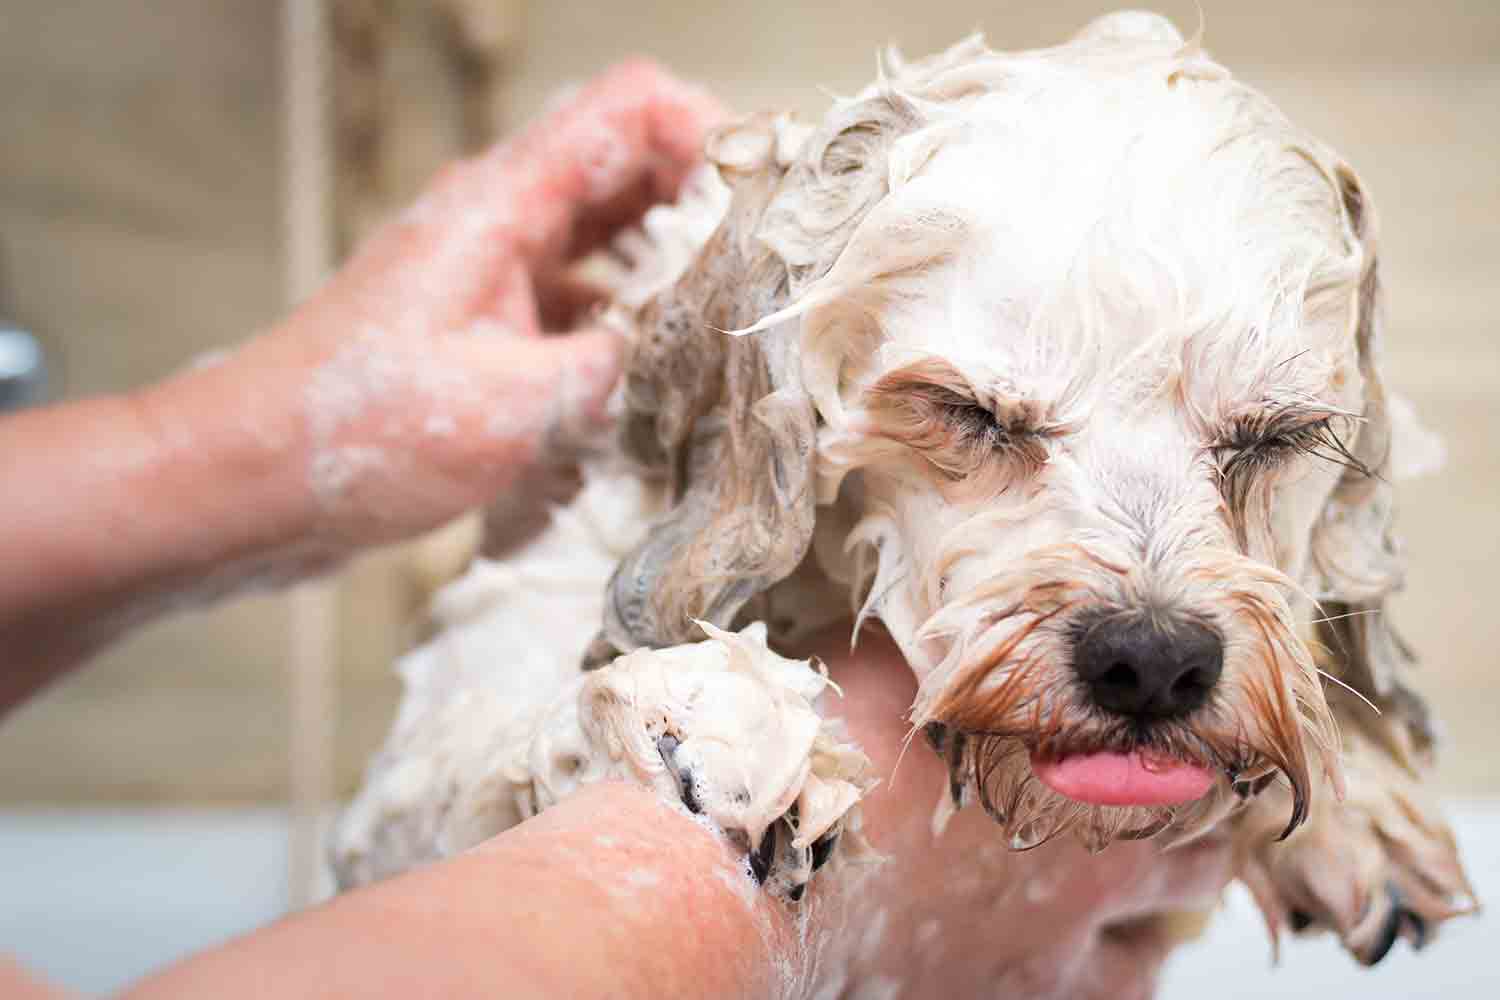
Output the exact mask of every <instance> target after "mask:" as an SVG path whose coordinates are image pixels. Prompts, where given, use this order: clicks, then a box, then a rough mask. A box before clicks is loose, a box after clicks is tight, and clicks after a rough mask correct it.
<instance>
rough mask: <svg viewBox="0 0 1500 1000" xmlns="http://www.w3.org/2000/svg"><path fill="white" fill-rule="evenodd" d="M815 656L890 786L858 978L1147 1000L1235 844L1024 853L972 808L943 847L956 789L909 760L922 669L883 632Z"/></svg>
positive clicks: (1222, 875)
mask: <svg viewBox="0 0 1500 1000" xmlns="http://www.w3.org/2000/svg"><path fill="white" fill-rule="evenodd" d="M814 649H815V650H816V651H817V652H818V653H819V654H820V655H821V656H822V658H823V659H824V661H825V662H826V663H827V664H828V667H829V670H830V673H831V676H832V678H833V680H834V681H835V682H836V683H837V684H838V685H839V686H840V687H841V688H842V689H843V692H844V696H843V698H841V699H837V700H832V699H830V700H828V701H826V702H825V708H824V710H825V712H827V713H828V714H830V715H836V716H841V717H842V718H843V719H844V720H845V722H846V723H847V724H848V726H849V729H850V733H851V735H852V736H853V737H854V739H855V740H856V741H857V742H858V743H859V744H860V746H861V748H862V749H864V751H865V752H866V753H867V754H868V755H869V756H870V758H871V761H872V762H873V764H874V768H875V773H876V775H878V776H879V777H880V778H881V781H882V784H881V785H880V786H879V787H877V788H876V789H874V790H873V791H872V792H871V793H870V794H869V795H868V796H867V797H866V798H865V800H864V802H863V804H862V810H863V814H864V817H865V832H866V834H867V835H868V837H869V839H870V841H871V842H872V844H873V845H874V847H875V849H876V850H878V851H880V852H881V853H882V854H884V855H885V856H886V857H887V858H888V860H887V861H886V862H885V863H884V864H882V865H880V866H879V867H877V868H875V869H874V870H873V871H872V872H871V873H870V874H869V875H868V876H867V881H865V882H864V883H861V884H860V885H859V886H858V888H857V889H856V891H855V894H856V896H857V898H858V901H859V905H858V907H857V908H848V909H847V913H848V920H849V925H848V926H847V927H845V928H843V929H842V930H841V931H840V933H841V934H843V935H844V936H845V937H846V938H853V939H854V940H860V939H862V938H863V939H864V940H876V939H878V947H876V948H858V949H855V959H854V968H853V969H852V970H851V971H852V972H853V973H854V974H855V975H857V976H859V977H860V978H862V979H871V978H874V977H883V978H885V979H889V980H890V981H893V982H899V983H901V984H902V991H901V993H902V996H929V995H933V996H938V995H942V996H978V995H981V994H983V995H999V996H1009V997H1070V998H1087V997H1138V996H1139V997H1146V996H1150V995H1151V994H1152V992H1153V987H1154V983H1155V979H1156V975H1157V973H1158V972H1159V971H1160V968H1161V965H1162V961H1163V959H1164V958H1165V957H1166V954H1167V952H1168V951H1169V950H1170V948H1171V946H1172V944H1173V943H1175V938H1176V937H1177V936H1179V935H1181V934H1182V933H1184V932H1185V931H1188V932H1190V931H1191V930H1192V928H1193V925H1194V920H1195V919H1196V915H1198V914H1201V913H1202V912H1203V911H1205V910H1207V909H1208V908H1211V907H1212V906H1213V905H1214V904H1215V902H1216V901H1217V900H1218V897H1219V894H1220V892H1221V891H1222V889H1223V887H1224V885H1225V884H1226V883H1227V882H1228V880H1229V877H1230V861H1231V859H1230V850H1229V846H1228V844H1227V842H1226V841H1224V840H1214V839H1208V840H1205V841H1201V842H1199V843H1197V844H1195V845H1191V846H1184V847H1181V848H1178V849H1176V850H1174V851H1172V852H1171V853H1169V854H1163V853H1161V851H1160V848H1158V847H1157V846H1156V845H1155V844H1154V843H1152V842H1150V841H1146V842H1121V843H1117V844H1114V845H1112V846H1111V847H1109V848H1108V849H1107V850H1106V851H1104V852H1103V853H1102V854H1098V855H1090V854H1088V853H1087V852H1086V851H1084V850H1083V849H1082V848H1081V847H1079V846H1078V845H1077V844H1075V843H1073V842H1071V841H1068V840H1066V839H1065V838H1064V839H1062V840H1059V841H1057V842H1053V843H1050V844H1048V845H1046V846H1045V847H1041V848H1037V849H1035V850H1032V851H1026V852H1014V851H1011V850H1010V848H1009V845H1007V844H1006V843H1005V842H1004V839H1003V834H1002V833H1001V831H1000V829H999V828H998V827H997V826H996V825H995V823H994V822H993V821H992V820H991V819H990V818H989V817H988V816H986V815H985V814H984V813H983V812H982V811H981V810H980V809H979V808H978V807H977V806H970V807H968V808H966V809H964V810H963V811H961V812H959V813H958V814H957V815H955V816H954V817H953V818H952V819H951V820H950V821H949V823H948V826H947V829H946V830H945V832H944V833H942V834H941V835H940V836H934V835H933V833H932V829H931V818H932V814H933V809H934V807H935V806H936V804H937V801H938V798H939V796H940V795H942V794H943V791H944V789H945V788H946V787H947V781H948V776H947V770H946V768H945V767H944V766H943V764H942V763H941V762H940V761H939V760H938V758H937V756H936V755H935V754H933V753H932V752H931V751H930V750H929V749H928V748H927V746H926V745H925V744H924V742H923V741H922V739H921V738H920V736H919V737H917V738H916V739H915V740H913V741H912V742H911V744H910V746H909V747H908V748H907V749H906V751H905V753H904V754H903V752H902V748H903V746H905V741H906V739H907V735H908V731H909V726H908V724H907V723H906V721H905V715H906V712H907V710H908V709H909V708H910V706H911V703H912V699H913V697H914V696H915V694H916V685H915V681H914V679H913V677H912V674H911V669H910V668H909V667H908V666H907V665H906V663H905V660H904V659H903V658H902V656H901V654H900V652H899V651H898V650H897V649H896V648H895V646H894V645H893V644H892V643H891V642H890V640H889V639H888V638H886V637H885V636H884V635H883V634H873V633H870V634H866V635H864V636H862V637H861V638H860V642H859V647H858V649H857V651H855V652H852V653H851V652H850V651H849V649H848V633H847V631H845V630H842V629H840V630H835V631H834V632H833V633H830V634H828V635H827V636H825V637H823V638H822V639H820V640H819V641H817V642H816V643H815V644H814ZM898 764H899V766H898ZM812 886H813V891H814V893H817V892H820V891H823V890H822V889H820V888H819V885H818V880H817V879H814V881H813V883H812ZM810 898H811V895H810ZM872 928H873V929H872Z"/></svg>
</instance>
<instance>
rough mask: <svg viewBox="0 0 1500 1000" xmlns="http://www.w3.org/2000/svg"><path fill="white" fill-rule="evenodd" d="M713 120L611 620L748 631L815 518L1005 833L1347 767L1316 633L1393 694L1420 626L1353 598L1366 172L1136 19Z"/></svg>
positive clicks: (1358, 539)
mask: <svg viewBox="0 0 1500 1000" xmlns="http://www.w3.org/2000/svg"><path fill="white" fill-rule="evenodd" d="M710 153H711V156H713V158H714V159H715V160H716V161H717V162H718V164H719V170H720V173H721V174H722V175H723V177H724V179H725V180H726V181H727V182H728V183H729V186H730V187H731V188H732V189H733V198H732V201H731V202H730V205H729V208H728V211H727V214H726V216H725V218H724V221H723V224H722V225H721V226H720V227H719V229H718V230H717V232H716V233H715V235H714V236H713V237H712V239H710V241H709V242H708V244H707V245H706V246H705V248H704V249H703V251H702V253H701V254H700V255H699V256H698V257H697V259H696V262H695V263H694V264H693V265H692V266H691V267H690V268H689V269H688V270H687V271H686V273H685V274H684V275H683V277H682V278H681V279H680V280H679V281H678V282H677V283H676V284H675V285H674V286H673V287H671V288H670V289H668V290H667V291H665V292H664V293H662V294H661V295H659V296H657V297H655V298H654V299H653V300H652V301H651V302H649V303H648V304H647V305H646V306H645V307H644V308H643V309H642V310H641V311H640V312H639V313H638V315H637V316H636V323H637V325H638V328H639V331H640V340H639V341H638V346H637V349H636V353H635V357H634V359H633V362H632V364H631V368H630V372H629V375H628V377H627V386H626V401H627V417H626V422H625V434H626V441H627V447H628V450H630V451H631V453H632V454H634V455H635V456H636V457H637V458H638V459H640V460H641V461H643V462H644V463H646V464H647V465H648V466H651V467H654V468H656V469H658V470H659V471H660V473H661V474H662V475H663V476H665V477H666V479H667V480H668V482H669V484H670V488H671V489H672V490H673V491H674V494H675V495H676V497H677V498H678V501H677V504H676V507H675V508H674V510H673V512H672V514H671V515H670V516H669V517H668V518H667V519H666V520H664V521H663V522H662V523H661V524H660V525H658V526H657V527H656V529H655V530H654V531H653V532H652V534H651V536H650V537H649V538H648V540H647V541H646V542H645V543H644V544H643V545H642V546H641V548H640V549H639V550H637V551H636V552H635V553H634V554H633V555H632V556H631V558H629V559H627V560H626V561H625V562H624V563H623V564H622V566H621V568H620V570H619V572H618V573H617V574H616V576H615V579H614V581H613V582H612V585H611V600H610V610H609V612H608V613H607V621H606V628H605V635H606V636H607V637H608V639H609V640H610V642H611V643H612V645H613V646H614V647H615V648H617V649H621V650H624V649H630V648H635V647H638V646H641V645H668V644H672V643H677V642H682V641H687V640H689V639H690V638H692V634H691V631H690V629H691V625H690V622H689V619H690V618H694V617H697V618H707V619H709V620H712V621H715V622H717V623H719V624H721V625H725V626H727V625H729V624H731V622H732V620H733V619H734V618H735V617H736V615H738V614H739V613H740V612H741V610H742V609H743V608H744V607H745V604H746V602H747V601H749V600H750V599H751V598H753V597H755V596H756V595H758V594H760V593H762V592H764V591H766V590H767V589H768V588H770V587H772V586H773V585H774V584H776V583H777V582H778V581H781V580H782V579H784V578H785V577H787V576H788V574H790V573H791V572H792V571H793V570H794V569H796V568H797V567H798V565H799V564H800V563H801V562H802V561H803V559H804V557H805V556H806V555H807V553H808V552H809V549H810V548H811V547H812V540H813V537H814V534H815V532H817V531H819V530H825V531H832V532H834V533H835V534H836V535H837V536H838V537H836V538H834V539H833V541H834V542H835V543H836V544H834V545H832V546H825V545H822V544H820V545H819V546H818V547H817V548H818V550H819V553H820V555H824V556H825V558H824V559H823V560H822V561H823V564H824V566H823V568H824V570H825V572H826V573H827V574H828V575H829V576H830V577H831V578H833V579H835V580H839V581H842V582H845V583H847V584H849V585H850V586H851V588H852V589H853V591H854V593H855V595H856V600H857V602H858V607H859V608H860V617H861V618H863V617H866V616H874V617H877V618H879V620H881V621H882V622H883V623H884V625H885V627H886V628H887V629H888V630H889V631H890V633H891V634H892V636H893V637H894V638H895V640H896V641H897V642H898V643H899V644H900V645H901V647H902V649H903V650H904V652H905V654H906V657H907V659H908V660H909V662H910V663H911V666H912V668H913V670H914V671H915V672H916V674H917V675H918V678H919V680H920V684H921V687H920V693H919V695H918V698H917V702H916V704H915V706H914V708H913V716H912V718H913V722H914V723H916V724H917V725H919V726H923V727H925V729H926V731H927V733H928V735H929V737H930V738H931V739H932V741H933V742H934V744H935V745H936V746H937V747H938V749H939V750H940V752H942V753H944V754H945V755H947V757H948V760H949V763H950V766H951V768H952V771H953V774H954V797H955V799H956V800H960V801H961V800H962V798H963V797H964V796H965V795H966V794H970V791H969V790H972V794H977V796H978V797H979V799H980V801H981V802H982V803H983V804H984V806H985V807H986V808H987V809H988V810H989V811H990V812H991V813H992V814H993V815H995V816H996V818H997V819H999V820H1000V821H1001V822H1002V823H1004V824H1005V825H1006V827H1007V829H1008V831H1009V833H1010V834H1011V836H1012V838H1013V839H1014V840H1015V841H1016V842H1018V843H1023V844H1031V843H1037V842H1040V841H1042V840H1045V839H1046V838H1048V837H1050V836H1052V835H1053V834H1055V833H1057V832H1059V831H1062V830H1065V829H1067V830H1073V831H1076V832H1078V833H1079V834H1080V835H1082V836H1083V837H1084V839H1085V841H1086V842H1088V843H1090V844H1091V845H1102V844H1104V843H1107V842H1108V841H1110V840H1111V839H1113V838H1115V837H1120V836H1144V835H1148V834H1150V833H1153V832H1155V831H1157V830H1160V829H1162V828H1164V827H1166V826H1168V825H1175V826H1176V827H1178V828H1186V829H1194V828H1198V827H1201V826H1202V824H1204V823H1206V822H1210V821H1212V820H1214V819H1216V818H1218V817H1219V816H1222V815H1223V813H1224V811H1225V810H1226V809H1228V808H1230V807H1232V806H1233V805H1234V804H1235V803H1236V802H1237V801H1239V800H1240V799H1242V798H1244V797H1246V796H1248V795H1250V794H1252V793H1253V792H1254V791H1256V790H1258V789H1259V788H1260V787H1263V786H1264V784H1265V783H1267V782H1269V781H1272V780H1276V779H1277V778H1278V777H1279V778H1280V779H1281V780H1284V781H1286V782H1288V783H1289V784H1290V786H1291V788H1292V791H1293V801H1294V803H1295V804H1294V807H1293V813H1292V815H1291V816H1290V817H1289V823H1288V827H1287V829H1288V830H1290V829H1291V828H1293V827H1295V826H1296V825H1297V823H1298V822H1300V821H1301V819H1302V818H1303V817H1304V816H1305V812H1306V802H1307V797H1308V796H1309V795H1310V794H1311V792H1312V789H1313V787H1314V785H1315V784H1316V783H1318V782H1319V781H1321V780H1323V778H1324V777H1325V776H1326V777H1327V778H1329V779H1331V780H1332V781H1333V783H1334V784H1335V785H1336V784H1337V783H1338V781H1339V770H1338V762H1337V752H1338V746H1337V734H1336V733H1335V731H1334V725H1333V720H1332V717H1331V715H1330V711H1329V707H1328V701H1327V698H1326V697H1325V694H1324V689H1323V683H1322V678H1321V677H1320V675H1319V668H1318V666H1317V663H1315V655H1314V650H1315V649H1319V650H1320V651H1319V653H1318V657H1319V659H1318V660H1317V662H1320V663H1321V664H1322V666H1323V667H1325V668H1328V670H1329V672H1330V673H1333V674H1336V675H1338V680H1339V681H1341V682H1343V683H1345V684H1350V685H1353V686H1356V687H1358V688H1359V689H1360V690H1361V692H1362V693H1363V694H1365V695H1366V696H1368V697H1374V698H1380V697H1385V696H1393V695H1391V692H1392V690H1393V686H1392V685H1393V682H1392V681H1391V680H1390V678H1391V676H1392V671H1393V668H1394V666H1395V665H1396V662H1397V661H1398V660H1399V658H1400V657H1401V656H1402V655H1403V654H1402V653H1401V651H1400V650H1401V647H1400V646H1399V643H1398V642H1396V641H1395V640H1394V638H1393V637H1392V636H1390V635H1388V634H1387V632H1386V626H1385V625H1384V623H1383V620H1382V619H1381V618H1380V617H1378V616H1375V615H1363V616H1362V615H1361V612H1366V611H1373V610H1376V609H1378V608H1379V607H1380V605H1381V604H1382V603H1383V601H1384V599H1385V597H1386V595H1387V594H1388V593H1389V592H1390V591H1391V590H1393V589H1394V588H1395V587H1396V586H1397V585H1398V583H1399V579H1400V575H1401V564H1400V560H1399V558H1398V556H1397V554H1396V551H1395V548H1394V546H1393V544H1392V541H1391V536H1390V506H1391V504H1390V490H1389V486H1388V483H1387V481H1386V479H1385V476H1384V472H1385V469H1386V467H1387V465H1388V453H1389V442H1390V436H1391V434H1390V430H1391V428H1390V412H1389V408H1388V406H1387V402H1386V397H1385V394H1384V392H1383V390H1382V387H1381V383H1380V379H1379V375H1378V371H1377V366H1376V360H1377V357H1376V350H1377V341H1378V335H1379V308H1378V307H1379V302H1378V298H1379V281H1378V277H1377V272H1376V262H1375V255H1374V220H1373V215H1372V212H1371V209H1370V206H1369V204H1368V200H1367V198H1366V196H1365V194H1364V193H1363V191H1362V190H1361V187H1360V185H1359V182H1358V181H1357V180H1356V178H1355V175H1354V173H1353V172H1352V171H1351V170H1350V169H1349V168H1348V167H1347V166H1346V165H1344V164H1343V163H1342V162H1340V161H1339V160H1338V159H1337V158H1336V157H1334V156H1333V154H1331V153H1330V152H1329V151H1328V150H1326V149H1324V148H1323V147H1322V146H1321V145H1320V144H1318V143H1316V142H1315V141H1313V140H1312V139H1311V138H1310V137H1308V136H1306V135H1305V134H1303V133H1302V132H1300V131H1299V130H1298V129H1296V128H1295V127H1294V126H1293V125H1292V124H1291V123H1289V122H1288V121H1287V120H1286V119H1285V118H1284V117H1282V115H1281V114H1280V113H1279V112H1278V111H1276V109H1275V108H1274V107H1272V106H1271V104H1270V103H1269V102H1268V101H1266V100H1265V99H1264V98H1262V97H1261V96H1260V95H1258V94H1257V93H1256V92H1254V91H1253V90H1251V89H1249V88H1247V87H1245V86H1244V85H1242V84H1239V83H1237V82H1235V81H1234V80H1232V79H1231V78H1230V77H1229V75H1228V74H1227V72H1225V71H1224V70H1223V69H1222V68H1221V67H1219V66H1218V65H1216V64H1215V63H1213V62H1211V61H1210V60H1209V59H1208V58H1207V57H1206V56H1205V55H1203V53H1202V52H1201V51H1200V50H1199V49H1198V48H1197V47H1196V45H1194V44H1192V43H1184V41H1183V40H1182V38H1181V37H1180V36H1179V35H1178V34H1177V33H1176V32H1175V30H1174V29H1172V28H1171V26H1170V25H1168V24H1167V23H1166V22H1164V21H1161V20H1159V19H1156V18H1152V17H1148V16H1145V15H1123V16H1117V17H1114V18H1109V19H1105V20H1103V21H1101V22H1098V23H1096V24H1095V25H1093V26H1091V27H1090V28H1089V29H1088V30H1086V31H1085V32H1084V33H1083V34H1082V35H1080V36H1079V37H1078V38H1076V39H1075V40H1073V41H1072V42H1071V43H1069V44H1067V45H1064V46H1061V47H1059V48H1056V49H1051V50H1046V51H1042V52H1030V53H1021V54H1015V55H1005V54H997V53H993V52H990V51H989V50H987V49H985V48H984V47H983V45H982V44H980V43H978V42H977V41H971V42H968V43H964V44H962V45H960V46H958V47H956V48H955V49H953V50H950V51H949V52H947V53H944V54H943V55H941V56H938V57H936V58H934V59H931V60H928V61H926V62H922V63H917V64H912V65H900V64H899V63H893V64H892V65H890V66H889V67H887V73H886V74H885V75H884V76H883V78H882V79H881V80H880V81H878V82H877V83H876V84H875V85H874V86H872V87H871V88H870V89H869V90H867V91H866V92H864V93H862V94H860V95H859V96H857V97H855V98H853V99H850V100H846V101H843V102H840V103H839V104H838V105H837V107H836V108H835V109H834V111H833V112H832V113H831V114H830V116H829V118H828V119H827V120H826V121H825V122H824V123H823V125H822V126H821V127H820V128H819V129H818V130H816V131H815V132H812V133H811V134H805V133H803V132H802V131H801V130H799V129H798V128H797V127H796V126H794V125H792V124H790V123H789V122H787V121H786V120H784V119H777V118H767V117H762V118H754V119H750V120H747V121H746V122H743V123H741V124H740V125H738V126H736V127H735V128H733V129H730V130H728V131H726V132H724V133H722V134H720V136H718V138H717V139H716V141H715V143H714V145H713V147H712V148H711V150H710ZM835 526H837V527H835ZM829 552H831V553H832V557H831V558H828V557H827V553H829ZM1346 616H1355V618H1349V617H1346ZM1320 618H1327V619H1331V620H1332V621H1330V622H1328V623H1324V624H1323V625H1321V626H1319V625H1318V623H1317V622H1315V619H1320ZM1357 619H1362V620H1357ZM1356 620H1357V621H1356ZM1351 623H1355V624H1351ZM1320 646H1321V647H1323V648H1321V649H1320Z"/></svg>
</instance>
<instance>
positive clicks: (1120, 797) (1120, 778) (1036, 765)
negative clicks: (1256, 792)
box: [1031, 750, 1218, 806]
mask: <svg viewBox="0 0 1500 1000" xmlns="http://www.w3.org/2000/svg"><path fill="white" fill-rule="evenodd" d="M1031 770H1032V773H1034V774H1035V775H1036V776H1037V778H1038V779H1039V780H1040V781H1041V782H1042V784H1044V785H1046V786H1047V787H1048V788H1050V789H1052V790H1053V791H1054V792H1056V793H1057V794H1059V795H1062V796H1065V797H1066V798H1070V799H1073V800H1074V801H1075V802H1087V803H1089V804H1090V805H1096V806H1175V805H1182V804H1184V803H1187V802H1196V801H1197V800H1198V799H1201V798H1203V796H1205V795H1207V794H1208V792H1209V789H1211V788H1213V786H1214V782H1215V781H1216V780H1217V777H1218V776H1217V775H1216V774H1215V773H1214V772H1213V771H1210V770H1209V769H1208V768H1206V767H1201V766H1199V765H1197V764H1189V763H1187V762H1186V761H1180V760H1174V759H1171V758H1167V757H1159V756H1153V755H1148V754H1143V753H1141V752H1140V751H1139V750H1132V751H1131V752H1130V753H1090V754H1074V755H1072V756H1068V757H1063V758H1061V759H1059V760H1041V759H1037V758H1033V759H1032V761H1031Z"/></svg>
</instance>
